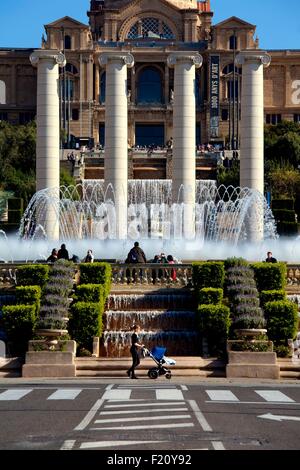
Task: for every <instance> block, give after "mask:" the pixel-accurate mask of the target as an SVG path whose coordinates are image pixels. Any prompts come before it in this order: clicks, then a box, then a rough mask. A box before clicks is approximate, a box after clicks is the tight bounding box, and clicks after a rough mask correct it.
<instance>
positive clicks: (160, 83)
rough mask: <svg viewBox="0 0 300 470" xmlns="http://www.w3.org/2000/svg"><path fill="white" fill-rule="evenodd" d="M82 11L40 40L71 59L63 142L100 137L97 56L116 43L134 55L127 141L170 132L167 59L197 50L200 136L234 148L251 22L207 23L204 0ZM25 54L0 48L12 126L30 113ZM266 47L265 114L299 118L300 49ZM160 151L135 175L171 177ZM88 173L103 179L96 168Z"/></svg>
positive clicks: (157, 140) (161, 140)
mask: <svg viewBox="0 0 300 470" xmlns="http://www.w3.org/2000/svg"><path fill="white" fill-rule="evenodd" d="M88 18H89V24H88V25H86V24H82V23H80V22H78V21H76V20H75V19H73V18H70V17H64V18H61V19H59V20H57V21H55V22H53V23H50V24H47V25H46V26H45V33H46V34H45V37H44V36H43V39H42V46H41V47H42V48H43V49H59V50H61V51H63V52H64V54H65V56H66V59H67V64H66V66H65V68H64V69H62V71H61V73H60V96H61V100H60V103H61V104H60V116H61V128H62V129H64V134H65V139H66V140H67V141H68V143H69V146H70V145H75V142H79V143H80V144H82V145H83V144H86V143H90V144H91V145H96V144H102V145H105V142H104V128H105V82H106V74H105V69H103V68H101V66H100V65H99V56H100V55H101V54H102V53H103V52H112V51H120V52H130V53H131V54H132V55H133V57H134V67H133V68H129V69H128V72H127V73H128V76H127V90H128V92H127V96H128V147H129V148H132V147H134V148H136V147H139V148H140V147H144V146H146V147H149V146H151V145H152V144H153V145H154V146H156V147H158V148H159V147H164V146H165V145H166V143H167V142H170V140H171V138H172V134H173V130H172V129H173V97H174V72H173V70H172V69H171V68H169V67H168V64H167V57H168V56H169V55H170V54H172V53H173V52H176V51H184V52H186V53H196V52H197V53H200V54H201V55H202V57H203V65H202V67H201V68H199V69H197V72H196V80H195V93H196V105H197V108H196V110H197V111H196V123H195V125H196V140H197V144H198V145H200V144H207V143H209V142H210V143H215V144H226V145H227V148H231V149H232V148H238V147H239V136H240V129H239V126H240V104H239V102H240V90H241V69H240V68H239V67H234V66H233V63H234V60H235V56H236V55H237V54H238V52H239V51H240V50H245V49H259V41H258V39H257V37H255V33H256V27H255V25H252V24H250V23H247V22H246V21H244V20H242V19H239V18H237V17H231V18H229V19H227V20H225V21H222V22H221V23H219V24H213V22H212V20H213V12H212V11H211V8H210V1H209V0H202V1H197V0H152V1H151V2H149V1H148V0H91V2H90V10H89V11H88ZM31 52H32V50H29V49H9V48H5V49H4V48H2V49H0V120H7V121H10V122H12V123H16V124H18V123H25V122H28V121H29V120H31V119H32V118H34V116H35V112H36V70H35V69H34V68H33V67H32V66H31V64H30V61H29V55H30V53H31ZM268 52H269V54H270V55H271V58H272V63H271V66H270V67H269V68H268V69H266V70H265V76H264V88H265V89H264V92H265V98H264V99H265V121H266V122H267V123H274V124H275V123H277V122H279V121H280V120H282V119H289V120H294V121H300V51H297V50H271V51H268ZM156 157H157V158H156V160H152V163H151V164H147V162H146V159H144V160H140V166H139V167H138V166H136V165H133V169H132V173H133V176H134V177H136V178H140V177H142V178H143V177H150V178H152V177H160V178H166V177H168V173H169V171H168V168H170V167H171V166H172V162H171V161H170V160H171V158H170V151H169V152H167V151H164V154H163V152H162V155H161V159H160V155H156ZM129 161H130V158H129ZM198 170H199V171H198V173H197V175H198V177H203V174H205V175H206V176H209V170H208V169H207V166H206V168H204V167H203V166H201V164H199V165H198ZM202 170H203V171H202ZM201 172H202V173H201ZM203 172H204V173H203ZM86 176H87V177H89V176H92V177H101V176H102V171H101V170H99V171H98V173H97V171H96V172H95V170H94V171H93V172H92V173H91V174H90V175H89V174H87V175H86Z"/></svg>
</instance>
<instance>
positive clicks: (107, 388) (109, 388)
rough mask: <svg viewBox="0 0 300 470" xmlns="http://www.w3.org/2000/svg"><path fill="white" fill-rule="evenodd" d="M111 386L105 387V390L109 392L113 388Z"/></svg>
mask: <svg viewBox="0 0 300 470" xmlns="http://www.w3.org/2000/svg"><path fill="white" fill-rule="evenodd" d="M113 386H114V384H110V385H107V387H105V390H111V389H112V388H113ZM127 388H128V387H127Z"/></svg>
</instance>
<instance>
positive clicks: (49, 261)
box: [47, 248, 58, 263]
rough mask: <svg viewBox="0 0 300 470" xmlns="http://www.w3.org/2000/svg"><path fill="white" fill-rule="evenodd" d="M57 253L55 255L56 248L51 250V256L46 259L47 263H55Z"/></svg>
mask: <svg viewBox="0 0 300 470" xmlns="http://www.w3.org/2000/svg"><path fill="white" fill-rule="evenodd" d="M57 255H58V253H57V249H56V248H53V250H52V252H51V255H50V256H49V257H48V258H47V263H55V261H57V260H58V256H57Z"/></svg>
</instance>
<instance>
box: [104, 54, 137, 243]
mask: <svg viewBox="0 0 300 470" xmlns="http://www.w3.org/2000/svg"><path fill="white" fill-rule="evenodd" d="M99 63H100V66H101V67H106V96H105V159H104V179H105V185H106V187H107V188H108V189H109V188H111V189H112V191H107V194H111V195H112V198H113V200H114V203H115V210H116V238H119V239H125V238H127V224H128V221H127V203H128V197H127V189H128V188H127V185H128V109H127V107H128V104H127V103H128V101H127V67H133V65H134V59H133V56H132V55H131V54H129V53H126V52H124V53H123V52H122V53H120V52H109V53H104V54H101V55H100V57H99ZM109 185H111V186H109Z"/></svg>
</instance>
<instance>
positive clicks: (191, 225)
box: [168, 52, 202, 239]
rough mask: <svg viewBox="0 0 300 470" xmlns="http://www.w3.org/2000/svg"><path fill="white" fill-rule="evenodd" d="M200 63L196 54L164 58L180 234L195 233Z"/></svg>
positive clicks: (200, 58)
mask: <svg viewBox="0 0 300 470" xmlns="http://www.w3.org/2000/svg"><path fill="white" fill-rule="evenodd" d="M201 65H202V56H201V55H199V54H197V53H194V54H193V53H190V54H187V53H186V52H175V53H174V54H171V55H170V56H169V57H168V66H169V67H174V105H173V136H172V137H173V179H172V180H173V181H172V195H173V202H174V203H177V202H183V203H184V218H183V233H184V236H185V238H188V239H192V238H194V236H195V187H196V184H195V180H196V98H195V68H196V67H197V68H199V67H201Z"/></svg>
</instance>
